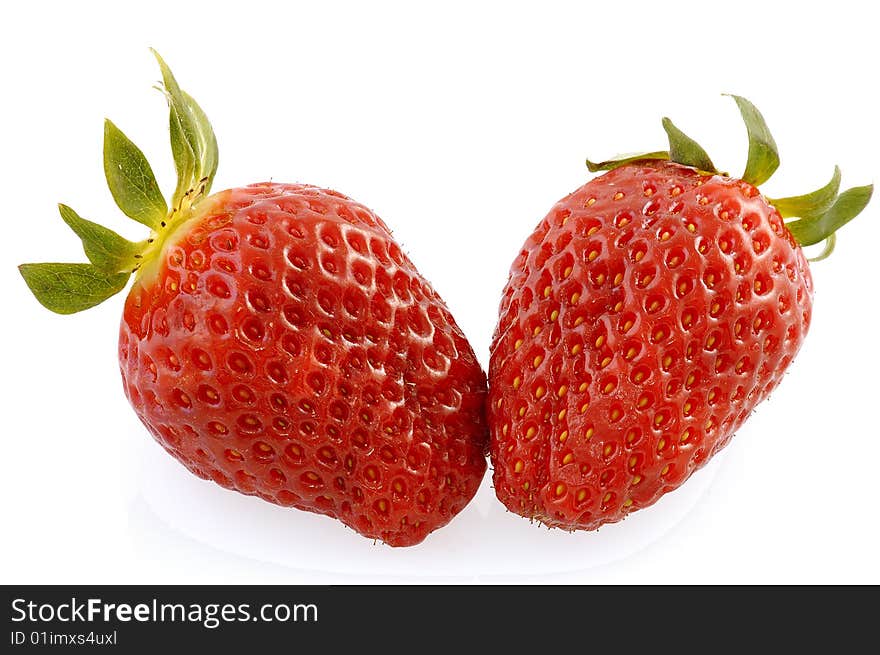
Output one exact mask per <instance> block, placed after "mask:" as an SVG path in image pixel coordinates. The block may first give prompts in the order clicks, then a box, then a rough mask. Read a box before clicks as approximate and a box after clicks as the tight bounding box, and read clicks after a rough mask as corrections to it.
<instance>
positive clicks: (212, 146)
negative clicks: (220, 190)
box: [183, 91, 220, 195]
mask: <svg viewBox="0 0 880 655" xmlns="http://www.w3.org/2000/svg"><path fill="white" fill-rule="evenodd" d="M183 97H184V98H185V99H186V102H187V105H188V106H189V110H190V112H191V113H192V116H193V119H194V120H195V123H196V125H197V127H198V133H199V136H200V138H201V140H202V144H201V156H202V159H201V164H202V165H201V171H200V172H201V176H200V178H199V179H198V180H197V182H200V181H201V180H202V179H204V178H207V180H205V182H204V188H203V189H202V190H201V192H202V193H203V194H205V195H207V194H208V192H209V191H210V189H211V183H212V182H213V181H214V175H216V173H217V165H218V164H219V163H220V151H219V149H218V148H217V137H216V136H215V134H214V128H212V127H211V123H210V121H208V117H207V116H206V115H205V112H204V111H202V108H201V107H199V105H198V103H197V102H196V101H195V100H193V98H192V97H191V96H190V95H189V94H188V93H187V92H186V91H184V92H183Z"/></svg>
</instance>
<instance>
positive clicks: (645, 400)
mask: <svg viewBox="0 0 880 655" xmlns="http://www.w3.org/2000/svg"><path fill="white" fill-rule="evenodd" d="M647 404H648V397H647V396H642V397H641V398H639V407H644V406H645V405H647Z"/></svg>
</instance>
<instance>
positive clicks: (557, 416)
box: [556, 409, 568, 421]
mask: <svg viewBox="0 0 880 655" xmlns="http://www.w3.org/2000/svg"><path fill="white" fill-rule="evenodd" d="M567 412H568V410H567V409H563V410H562V411H561V412H559V414H557V415H556V418H558V419H559V420H560V421H561V420H562V419H564V418H565V414H566V413H567Z"/></svg>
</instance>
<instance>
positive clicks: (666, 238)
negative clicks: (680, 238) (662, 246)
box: [660, 230, 672, 241]
mask: <svg viewBox="0 0 880 655" xmlns="http://www.w3.org/2000/svg"><path fill="white" fill-rule="evenodd" d="M670 236H672V234H671V233H670V232H669V231H668V230H664V231H663V232H661V233H660V241H669V237H670Z"/></svg>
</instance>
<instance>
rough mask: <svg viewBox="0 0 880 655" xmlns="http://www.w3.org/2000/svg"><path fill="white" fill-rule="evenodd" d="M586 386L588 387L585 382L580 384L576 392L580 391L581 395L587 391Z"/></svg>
mask: <svg viewBox="0 0 880 655" xmlns="http://www.w3.org/2000/svg"><path fill="white" fill-rule="evenodd" d="M588 386H589V385H588V384H587V383H586V382H581V386H579V387H578V391H580V392H581V393H583V392H584V391H586V390H587V387H588Z"/></svg>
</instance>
